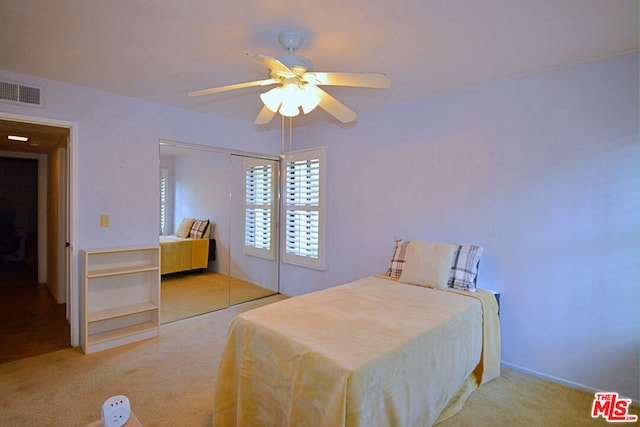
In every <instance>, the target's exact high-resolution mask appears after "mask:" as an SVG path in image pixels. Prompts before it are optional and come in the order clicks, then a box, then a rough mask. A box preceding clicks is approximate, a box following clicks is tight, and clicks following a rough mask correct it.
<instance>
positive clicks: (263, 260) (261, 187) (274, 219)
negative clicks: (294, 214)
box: [229, 154, 279, 305]
mask: <svg viewBox="0 0 640 427" xmlns="http://www.w3.org/2000/svg"><path fill="white" fill-rule="evenodd" d="M278 168H279V162H277V161H275V160H270V159H262V158H257V157H250V156H244V155H235V154H234V155H232V156H231V171H230V177H231V201H230V222H231V235H230V259H231V260H232V262H231V264H230V266H229V267H230V277H231V283H230V288H229V302H230V304H232V305H233V304H239V303H242V302H246V301H250V300H254V299H258V298H262V297H265V296H269V295H273V294H275V293H278V238H277V235H278V232H277V229H278V228H277V225H278V178H279V169H278Z"/></svg>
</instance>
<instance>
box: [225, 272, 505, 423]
mask: <svg viewBox="0 0 640 427" xmlns="http://www.w3.org/2000/svg"><path fill="white" fill-rule="evenodd" d="M483 307H484V316H483ZM483 317H484V322H483ZM483 325H484V327H483ZM483 349H484V351H483ZM499 361H500V344H499V323H498V320H497V304H496V302H495V299H494V298H493V295H492V294H490V293H488V292H482V291H479V292H478V293H476V294H473V293H468V292H464V293H461V292H443V291H439V290H433V289H429V288H423V287H418V286H412V285H407V284H402V283H399V282H395V281H391V280H387V279H383V278H380V277H368V278H365V279H361V280H358V281H355V282H352V283H349V284H346V285H342V286H337V287H334V288H330V289H325V290H323V291H319V292H314V293H311V294H307V295H302V296H299V297H295V298H291V299H288V300H285V301H281V302H278V303H275V304H271V305H268V306H264V307H261V308H258V309H254V310H251V311H249V312H246V313H243V314H241V315H239V316H238V317H236V318H235V319H234V320H233V321H232V323H231V325H230V329H229V337H228V343H227V346H226V348H225V350H224V353H223V356H222V360H221V363H220V369H219V373H218V379H217V386H216V399H215V408H214V425H215V426H331V427H337V426H350V427H351V426H354V427H355V426H362V427H365V426H366V427H373V426H421V427H424V426H430V425H432V424H433V423H434V422H435V421H436V420H437V419H438V417H439V416H440V414H441V413H443V411H444V409H445V407H447V405H448V404H449V406H450V407H452V408H453V410H452V411H449V410H448V411H445V412H446V413H447V416H450V415H451V414H452V413H455V411H456V405H457V406H458V409H459V407H461V403H460V402H451V400H452V398H453V397H454V396H455V395H456V393H457V392H459V391H460V390H461V389H464V390H463V391H462V392H460V393H458V395H459V396H460V398H461V401H462V402H463V401H464V399H466V396H468V394H469V393H470V392H471V391H472V390H473V389H474V388H475V387H477V386H479V385H480V384H481V383H484V382H486V381H488V380H490V379H492V378H495V377H497V376H498V375H499ZM454 400H455V399H454Z"/></svg>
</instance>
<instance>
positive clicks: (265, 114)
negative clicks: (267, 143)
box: [253, 105, 276, 125]
mask: <svg viewBox="0 0 640 427" xmlns="http://www.w3.org/2000/svg"><path fill="white" fill-rule="evenodd" d="M275 115H276V113H274V112H273V111H271V110H270V109H268V108H267V106H266V105H265V106H263V107H262V110H260V113H258V117H256V120H255V121H254V122H253V123H254V124H256V125H266V124H267V123H269V122H271V120H273V116H275Z"/></svg>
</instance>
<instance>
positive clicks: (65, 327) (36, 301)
mask: <svg viewBox="0 0 640 427" xmlns="http://www.w3.org/2000/svg"><path fill="white" fill-rule="evenodd" d="M21 118H22V117H18V116H16V117H15V119H14V117H12V116H11V115H8V114H4V113H3V114H1V115H0V159H1V160H2V161H1V163H0V168H1V169H0V174H1V175H2V179H0V217H1V221H0V222H1V224H0V227H1V228H2V231H1V232H2V233H3V235H4V238H3V242H4V243H6V244H4V245H3V246H4V247H3V250H2V254H0V277H1V278H2V280H0V282H2V287H1V288H0V305H2V309H1V311H2V313H3V322H2V327H1V328H0V347H1V348H3V349H5V350H4V351H3V352H2V354H0V362H6V361H9V360H16V359H19V358H22V357H30V356H34V355H37V354H42V353H46V352H50V351H55V350H57V349H60V348H67V347H70V346H71V345H72V344H73V334H72V330H73V329H74V328H72V326H71V325H72V323H73V322H72V320H71V319H72V317H71V314H72V308H74V309H75V307H71V306H72V305H73V304H69V301H72V298H70V290H71V277H70V276H71V274H70V271H71V270H70V265H71V259H70V252H71V248H70V245H69V244H68V243H67V242H70V241H71V240H70V233H71V230H70V226H69V224H70V223H71V222H70V216H71V210H70V209H69V202H70V196H69V194H70V192H69V183H70V180H69V166H68V165H69V164H70V162H69V159H68V153H69V141H70V127H64V126H58V125H51V124H44V123H38V122H37V121H31V119H30V118H25V120H26V121H22V120H21ZM10 135H11V136H18V137H22V138H17V140H16V138H9V136H10ZM24 138H26V140H24ZM6 349H10V350H9V351H7V350H6ZM5 353H8V354H5Z"/></svg>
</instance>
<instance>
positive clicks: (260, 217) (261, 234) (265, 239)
mask: <svg viewBox="0 0 640 427" xmlns="http://www.w3.org/2000/svg"><path fill="white" fill-rule="evenodd" d="M244 172H245V209H244V212H245V218H244V224H245V227H244V248H243V252H244V253H245V254H247V255H253V256H257V257H261V258H266V259H272V260H273V259H276V247H275V246H276V245H275V243H274V242H275V239H274V236H275V235H276V234H275V228H276V213H275V209H274V207H275V193H276V192H275V191H274V190H275V179H276V173H275V172H276V168H275V162H274V161H273V160H265V159H245V161H244Z"/></svg>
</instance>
